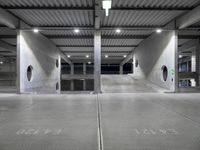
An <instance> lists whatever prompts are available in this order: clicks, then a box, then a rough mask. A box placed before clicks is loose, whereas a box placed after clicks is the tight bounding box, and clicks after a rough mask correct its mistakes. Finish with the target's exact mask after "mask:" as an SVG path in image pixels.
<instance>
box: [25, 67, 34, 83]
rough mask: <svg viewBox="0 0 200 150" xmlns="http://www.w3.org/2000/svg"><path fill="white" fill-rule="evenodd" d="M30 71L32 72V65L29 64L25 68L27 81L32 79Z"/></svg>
mask: <svg viewBox="0 0 200 150" xmlns="http://www.w3.org/2000/svg"><path fill="white" fill-rule="evenodd" d="M32 72H33V67H32V66H31V65H30V66H28V68H27V74H26V75H27V79H28V81H31V80H32Z"/></svg>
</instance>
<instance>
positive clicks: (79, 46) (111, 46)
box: [57, 45, 138, 48]
mask: <svg viewBox="0 0 200 150" xmlns="http://www.w3.org/2000/svg"><path fill="white" fill-rule="evenodd" d="M137 46H138V45H102V46H101V47H108V48H118V47H122V48H123V47H124V48H125V47H132V48H133V47H137ZM57 47H78V48H81V47H88V48H94V45H57Z"/></svg>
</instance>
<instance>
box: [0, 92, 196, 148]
mask: <svg viewBox="0 0 200 150" xmlns="http://www.w3.org/2000/svg"><path fill="white" fill-rule="evenodd" d="M199 97H200V94H162V93H132V94H131V93H129V94H122V93H115V94H112V93H111V94H109V93H107V94H100V95H90V94H80V95H16V94H1V95H0V150H97V149H100V147H101V146H102V149H104V150H199V149H200V111H199V110H200V98H199ZM100 135H102V136H100Z"/></svg>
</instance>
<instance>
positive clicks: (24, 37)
mask: <svg viewBox="0 0 200 150" xmlns="http://www.w3.org/2000/svg"><path fill="white" fill-rule="evenodd" d="M17 56H18V58H17V60H18V61H17V63H18V65H17V66H18V80H17V81H18V83H17V85H18V91H19V92H20V93H60V66H61V65H60V61H61V60H60V54H59V50H58V49H57V47H56V46H55V45H54V44H53V43H52V42H51V41H49V40H48V39H47V38H46V37H44V36H43V35H41V34H35V33H33V32H32V31H19V32H18V36H17ZM56 60H58V64H59V66H58V67H56ZM29 65H31V66H32V67H33V71H32V79H31V81H28V79H27V68H28V66H29ZM56 83H58V84H59V90H56Z"/></svg>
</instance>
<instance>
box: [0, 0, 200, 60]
mask: <svg viewBox="0 0 200 150" xmlns="http://www.w3.org/2000/svg"><path fill="white" fill-rule="evenodd" d="M112 1H113V3H112V7H113V8H114V9H115V10H110V13H109V17H105V15H104V13H105V12H104V11H102V14H103V15H102V18H101V26H102V27H114V28H113V29H112V30H103V31H102V45H103V46H104V45H106V46H108V47H102V52H103V53H108V54H109V55H110V56H111V58H110V59H112V56H113V57H114V56H115V57H114V58H113V60H115V59H119V60H123V57H122V56H123V54H128V53H129V52H131V50H132V49H133V47H131V46H134V45H138V44H139V43H140V42H141V41H142V36H144V37H145V36H146V37H147V36H149V35H150V34H151V33H153V32H154V31H153V30H123V29H122V32H121V33H119V34H116V32H115V27H116V28H117V27H158V26H164V25H165V24H166V23H168V22H170V21H171V20H173V19H175V18H176V17H178V16H180V15H181V14H183V13H185V12H186V11H187V10H185V11H183V10H178V9H179V8H180V9H184V8H187V9H190V8H191V9H192V8H194V7H196V6H197V4H200V0H112ZM0 6H3V7H24V8H25V7H41V9H38V10H37V9H19V8H18V9H9V11H10V12H12V13H13V14H15V15H16V16H18V17H19V18H21V19H22V20H24V21H25V22H27V23H28V24H30V25H32V26H36V27H38V26H48V27H69V26H70V27H75V26H77V27H78V26H79V27H93V26H94V10H91V9H93V8H94V0H0ZM44 7H52V8H53V7H55V8H57V9H42V8H44ZM58 7H62V9H60V10H59V9H58ZM64 7H72V8H75V7H78V8H80V9H79V10H78V9H75V10H65V9H64ZM81 8H83V9H81ZM85 8H89V10H88V9H86V10H84V9H85ZM120 8H129V9H127V10H126V9H123V10H120ZM131 8H140V10H137V9H132V10H131ZM142 8H148V9H144V10H142ZM151 8H157V9H158V10H155V9H154V10H151ZM162 8H172V9H173V8H174V9H176V10H166V9H165V10H162ZM116 9H117V10H116ZM199 25H200V24H199V23H197V24H195V26H199ZM41 33H42V34H43V35H46V36H57V37H56V38H53V39H51V40H52V41H53V42H54V43H55V44H56V45H63V46H64V45H66V46H67V47H60V49H61V50H63V51H65V52H66V53H68V54H71V55H73V52H74V54H76V58H77V59H78V57H79V56H80V57H82V56H84V55H85V53H84V52H88V53H90V54H92V53H93V47H90V46H92V45H93V38H84V36H86V37H87V36H88V37H92V36H93V34H94V30H81V31H80V33H79V34H76V33H74V32H73V31H72V30H42V31H41ZM193 33H194V32H193ZM193 33H192V32H185V33H183V35H184V34H188V35H194V34H193ZM15 34H16V33H15V31H11V30H8V29H6V28H0V35H15ZM181 34H182V33H180V35H181ZM136 35H140V37H141V38H135V39H134V36H136ZM197 35H199V33H198V34H197ZM59 36H72V37H80V38H69V37H68V38H65V37H62V38H58V37H59ZM81 36H82V37H81ZM128 36H131V38H130V37H128ZM105 37H107V38H105ZM109 37H111V38H109ZM120 37H122V38H120ZM2 40H4V41H6V42H8V43H10V44H13V45H15V44H16V39H8V38H7V39H2ZM185 41H187V39H179V44H182V43H184V42H185ZM69 46H83V47H69ZM85 46H89V47H85ZM109 46H110V47H109ZM111 46H120V47H111ZM123 46H127V47H123ZM78 52H79V53H78ZM81 52H82V53H81ZM80 60H81V59H80ZM107 60H108V59H107Z"/></svg>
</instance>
